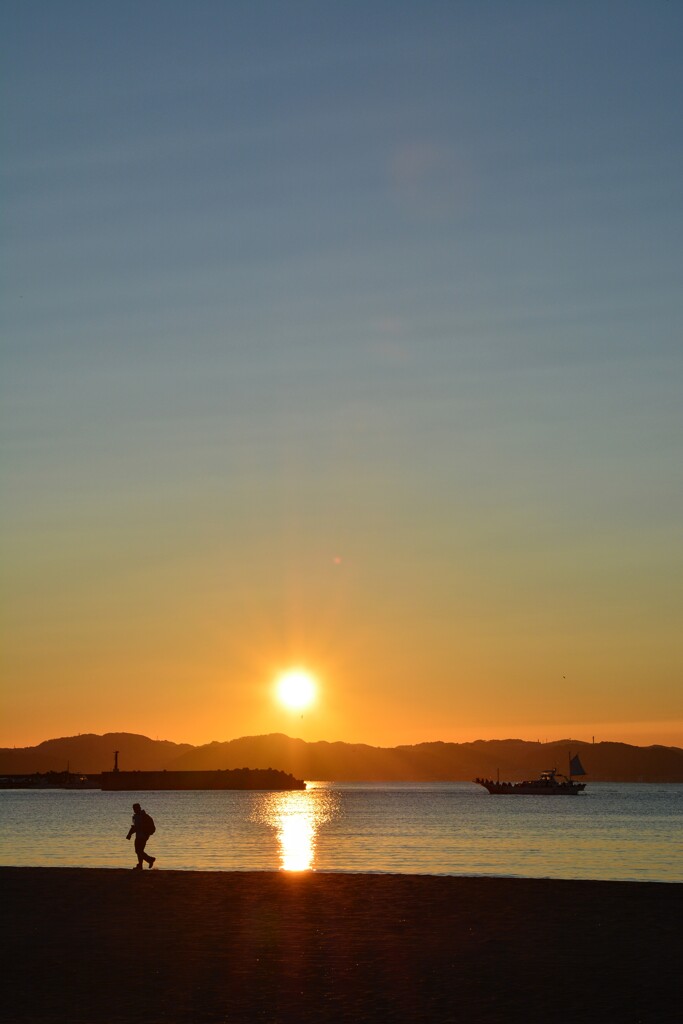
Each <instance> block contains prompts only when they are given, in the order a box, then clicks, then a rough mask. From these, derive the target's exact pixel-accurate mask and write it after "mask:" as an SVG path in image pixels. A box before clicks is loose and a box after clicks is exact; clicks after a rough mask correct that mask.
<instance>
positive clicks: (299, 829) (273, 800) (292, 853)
mask: <svg viewBox="0 0 683 1024" xmlns="http://www.w3.org/2000/svg"><path fill="white" fill-rule="evenodd" d="M337 810H338V808H337V806H336V801H335V800H334V798H333V797H332V794H330V798H329V799H326V800H321V799H320V793H317V794H315V795H314V793H313V792H310V791H309V792H294V793H270V794H269V795H268V798H267V799H266V802H265V804H264V805H263V806H262V809H261V815H260V817H261V818H262V820H263V821H265V822H266V824H268V825H269V826H270V827H271V828H273V829H274V830H275V833H276V835H277V840H278V846H279V850H278V853H279V858H280V868H281V869H282V870H283V871H310V870H311V868H313V867H314V866H315V853H316V843H317V838H318V833H319V831H320V827H321V826H322V825H323V824H324V823H325V822H326V821H329V820H330V818H331V817H333V816H334V814H335V813H336V811H337Z"/></svg>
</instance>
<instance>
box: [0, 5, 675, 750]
mask: <svg viewBox="0 0 683 1024" xmlns="http://www.w3.org/2000/svg"><path fill="white" fill-rule="evenodd" d="M682 25H683V14H682V12H681V10H680V8H679V6H678V5H676V4H673V3H663V2H662V3H648V4H644V3H638V4H629V3H618V4H617V3H597V4H596V3H590V4H589V3H575V4H562V3H516V4H510V3H430V2H427V3H419V4H418V3H383V2H373V3H369V4H368V3H364V4H356V3H343V4H342V3H287V4H276V3H267V2H263V3H253V2H252V3H230V4H226V3H198V4H192V5H191V4H189V3H173V2H167V3H143V4H127V3H118V4H116V5H105V4H101V3H73V2H65V3H61V4H53V3H50V4H47V3H30V2H29V3H12V2H9V3H6V4H5V5H4V7H3V14H2V36H3V39H4V42H3V50H4V53H3V58H2V62H3V67H4V71H3V84H2V91H3V97H4V100H3V114H2V121H3V128H2V135H3V139H2V149H3V154H4V159H3V171H2V177H3V189H2V191H3V197H4V203H3V235H4V239H5V263H4V274H3V277H4V284H3V299H4V301H3V306H4V313H3V328H2V333H3V339H4V340H3V342H2V357H1V358H2V368H3V372H2V379H3V384H2V405H3V412H2V421H1V427H2V443H3V456H2V475H3V478H4V480H3V493H4V495H5V497H4V500H3V524H4V525H3V535H4V538H5V540H4V544H5V547H6V564H7V566H8V570H9V571H8V573H7V578H6V585H5V595H6V600H5V603H6V606H7V616H6V622H7V624H8V625H7V635H8V651H9V653H8V655H7V669H6V671H7V677H8V679H9V680H10V682H11V686H12V687H18V688H20V689H21V694H22V696H21V697H20V696H18V695H16V694H15V695H13V696H12V697H11V700H10V706H9V715H8V721H9V722H10V726H9V728H10V732H12V729H14V732H12V735H15V734H16V735H24V734H28V732H29V731H30V729H29V727H28V724H27V723H28V722H29V721H31V720H32V716H35V711H36V706H37V705H38V704H41V706H42V702H43V700H44V699H45V695H46V694H49V693H52V692H53V690H54V688H55V686H56V683H55V680H59V686H58V689H59V692H60V695H61V701H62V703H61V705H60V706H63V707H64V708H65V709H66V710H65V712H64V714H65V716H66V715H67V712H69V713H70V714H71V719H73V720H74V721H75V719H76V718H78V726H79V728H78V729H76V728H75V726H74V731H83V730H84V729H85V728H87V727H90V726H92V727H93V729H95V731H102V730H101V728H100V726H101V725H102V724H103V723H105V719H106V721H107V722H110V721H111V719H112V717H113V716H114V705H113V704H112V705H111V706H106V707H105V706H103V707H101V708H100V707H99V706H98V705H95V706H94V707H93V710H92V712H90V711H88V710H87V708H88V706H89V705H88V701H89V699H90V697H89V696H88V695H89V694H90V693H91V692H92V680H93V678H95V679H98V680H100V681H101V686H102V689H103V691H107V692H108V691H109V690H110V689H111V688H112V687H113V686H114V685H115V683H114V678H116V679H120V678H121V677H122V676H125V678H126V679H127V680H128V682H127V683H126V684H125V685H124V684H121V686H122V687H123V690H122V693H123V698H124V699H123V700H122V701H121V702H120V705H116V714H120V717H121V720H122V721H123V719H124V718H125V716H126V713H127V712H126V707H127V706H130V704H131V702H132V703H134V701H133V698H134V697H135V696H136V695H137V693H138V687H139V681H140V680H143V679H144V680H149V679H150V678H152V677H153V678H154V679H159V680H161V679H164V678H168V674H169V673H170V674H171V675H172V676H173V679H174V682H173V683H172V684H168V683H167V685H166V690H167V692H170V693H173V694H174V695H176V696H175V698H174V699H175V700H176V703H175V705H174V712H173V714H170V713H169V714H170V717H169V726H168V728H169V730H172V731H174V735H173V736H172V737H171V738H181V739H195V738H198V737H199V738H201V737H202V736H204V734H205V731H206V729H208V728H209V724H207V722H206V721H205V719H204V718H202V717H201V715H200V716H199V717H197V718H196V721H195V719H193V718H192V716H190V718H189V719H188V718H185V719H184V720H186V721H187V722H188V733H186V734H182V728H181V727H180V726H179V725H177V722H178V720H179V718H178V716H182V715H186V712H183V711H182V708H183V706H184V705H183V700H184V699H185V698H184V697H183V693H186V689H185V690H184V689H183V687H185V688H187V687H188V686H190V687H191V688H195V689H197V691H198V692H200V693H201V694H202V695H203V696H202V699H203V702H204V703H205V704H207V705H210V704H211V701H212V700H215V698H216V690H217V688H220V686H224V687H225V688H226V691H227V692H229V693H231V694H232V696H233V697H234V700H235V702H236V705H235V706H237V705H238V704H239V699H240V698H239V694H240V693H241V692H242V690H241V688H244V689H245V691H246V689H248V688H249V687H252V689H253V686H254V685H255V684H254V680H255V678H256V677H257V676H258V674H259V671H260V670H259V671H257V670H256V669H255V668H254V667H253V666H251V665H249V666H248V667H245V655H244V652H243V651H238V650H237V647H239V643H236V642H235V641H234V640H233V639H231V637H234V636H235V635H237V637H239V636H243V635H244V634H245V633H249V634H250V635H251V634H252V633H253V631H254V630H255V627H254V623H253V618H254V617H256V618H257V619H258V620H259V622H260V623H261V627H260V628H262V629H263V631H264V635H267V636H268V643H269V644H270V646H271V648H272V649H273V652H275V649H278V650H281V651H284V650H285V649H287V650H288V651H291V653H292V656H297V654H298V652H296V650H295V648H296V646H297V644H301V645H302V647H303V648H306V649H305V650H302V653H301V657H303V658H307V657H308V658H310V657H313V658H314V659H315V657H316V656H317V657H318V658H323V655H322V654H321V653H320V652H321V649H322V648H325V651H326V652H327V651H328V648H331V649H333V651H334V656H333V657H332V656H330V657H332V661H333V662H334V664H335V665H336V662H335V661H334V659H335V658H337V657H339V659H340V661H341V663H343V665H346V661H345V658H346V655H342V654H340V653H339V652H340V650H343V649H344V648H346V647H347V646H354V644H357V645H358V646H359V649H360V648H362V650H363V652H364V653H363V656H362V657H361V656H360V655H358V656H357V657H355V656H354V657H351V658H350V662H349V664H348V666H347V667H346V668H344V667H343V665H342V664H340V665H338V666H337V667H335V668H332V669H329V671H328V677H329V678H330V679H331V680H333V682H331V683H330V690H333V689H334V688H335V687H336V688H337V689H339V688H344V687H346V688H347V689H348V690H349V693H350V696H349V699H348V702H347V704H345V705H344V707H343V708H342V707H341V704H342V703H343V702H340V706H339V708H338V711H337V718H336V719H335V718H333V717H332V715H331V712H330V717H329V720H328V719H325V718H324V717H321V718H320V720H319V721H318V723H317V724H316V723H315V722H313V723H312V724H311V728H312V729H314V730H315V729H316V728H317V729H318V732H319V733H320V735H323V734H324V735H325V736H326V738H349V739H355V738H359V739H367V740H369V741H371V742H372V741H373V739H375V740H376V741H377V742H380V741H381V740H383V739H384V740H386V741H390V740H391V741H396V742H398V741H407V740H409V739H411V738H412V739H415V740H419V739H423V738H429V737H430V736H431V735H436V734H437V733H438V734H440V733H439V730H442V732H443V729H444V726H443V723H444V721H446V720H447V721H448V723H449V724H448V729H450V730H451V733H452V735H451V736H450V737H449V736H447V735H443V736H442V738H454V739H457V738H459V737H460V735H463V736H465V734H466V733H468V730H470V729H472V730H475V732H476V730H477V728H478V727H479V730H480V733H481V734H483V733H484V731H485V728H484V726H485V724H486V722H485V721H484V719H485V718H486V715H487V713H488V712H487V707H486V705H485V704H483V703H482V704H481V705H476V706H474V705H473V706H472V708H471V709H470V711H469V712H467V713H465V711H464V710H463V698H462V689H466V688H467V685H468V680H474V683H473V684H472V688H473V689H476V690H480V689H481V688H482V687H488V688H489V692H492V693H494V694H495V695H496V703H497V705H498V706H499V707H500V713H499V719H498V720H496V721H492V726H491V727H492V728H494V726H495V727H496V728H497V727H498V725H499V724H500V726H501V728H502V727H504V726H505V725H507V724H508V723H509V724H510V728H511V729H513V731H514V729H518V730H520V731H522V730H524V729H527V728H528V729H533V728H535V727H536V726H538V727H539V728H540V727H541V726H543V727H548V728H554V727H555V726H556V727H557V729H558V730H560V731H561V730H562V727H563V724H564V721H563V719H562V714H563V712H562V711H561V709H560V705H559V703H558V706H557V708H555V707H553V708H551V709H549V712H548V714H549V715H550V717H543V716H541V718H540V720H539V717H538V707H539V699H540V696H541V695H542V694H543V693H544V687H545V686H546V685H547V684H548V682H549V681H551V680H552V679H558V678H560V677H561V676H562V675H563V674H564V673H563V670H562V665H563V663H564V661H568V662H570V663H572V659H574V663H575V666H574V672H573V677H574V678H576V680H577V685H578V686H579V687H581V686H582V687H583V690H582V691H581V698H582V706H583V708H584V712H585V716H586V722H585V725H586V728H587V729H589V731H590V730H591V729H592V730H593V731H594V732H595V731H598V732H599V729H600V723H610V727H611V724H612V723H614V722H615V721H617V723H618V721H619V719H618V715H617V714H616V712H615V711H613V709H614V708H615V707H616V705H617V704H619V705H621V706H622V708H624V709H625V710H623V712H620V713H623V715H624V723H625V727H626V726H628V728H631V727H632V726H633V723H634V722H639V721H645V720H647V721H652V722H655V723H656V722H665V721H667V720H671V719H673V720H675V721H678V722H679V726H676V728H678V730H679V733H680V721H681V720H683V707H681V697H680V685H679V681H680V669H681V662H682V658H681V653H682V652H681V645H680V641H679V639H678V636H677V623H678V622H679V621H680V612H681V589H680V569H681V564H680V563H681V546H680V541H681V531H680V522H681V497H682V495H681V473H680V466H681V412H680V384H681V374H680V371H681V306H682V300H681V282H680V276H681V274H680V271H681V260H680V238H681V227H682V225H681V219H682V218H681V182H682V181H683V174H682V171H683V168H682V166H681V164H682V155H683V145H682V132H681V118H680V100H681V79H682V77H683V73H682V71H681V62H680V42H681V27H682ZM337 552H340V553H342V554H343V556H344V559H345V565H346V564H347V562H348V563H349V564H350V565H352V566H353V567H354V573H355V575H353V574H352V573H351V572H350V571H349V579H347V580H346V581H345V583H344V588H345V589H344V596H343V597H341V596H340V595H339V593H337V588H336V583H335V584H334V585H333V586H332V589H330V587H329V586H328V581H327V578H326V575H325V573H326V571H327V569H325V570H323V569H322V566H323V564H324V565H325V566H327V563H328V560H329V559H328V556H333V555H334V556H336V554H337ZM169 592H173V593H174V594H176V595H178V594H183V595H184V598H183V599H182V600H181V598H180V597H178V596H176V598H175V600H174V601H171V602H170V604H169V601H170V599H169V597H168V594H169ZM245 602H246V608H247V609H248V610H247V611H245ZM94 609H97V611H96V612H95V611H94ZM292 609H295V610H294V611H293V610H292ZM319 617H322V618H324V620H325V623H326V625H325V627H324V628H323V626H322V625H321V623H320V622H319V621H318V618H319ZM293 618H294V619H295V620H296V624H295V625H292V620H293ZM221 621H225V623H226V625H225V627H221V626H220V625H218V623H220V622H221ZM207 622H212V623H216V625H215V627H214V628H213V629H208V630H207V626H206V623H207ZM179 623H182V625H181V626H179V625H178V624H179ZM330 623H334V626H333V625H330ZM370 633H372V636H369V635H366V634H370ZM302 634H304V635H305V638H306V639H304V640H302ZM323 634H324V642H323V639H322V636H323ZM397 635H399V636H401V637H402V638H404V643H403V647H402V650H401V652H400V653H399V654H397V652H396V650H395V643H394V642H392V638H395V637H396V636H397ZM361 636H362V637H363V641H362V643H361V642H360V639H359V637H361ZM180 638H182V642H181V639H180ZM521 638H524V640H523V641H522V639H521ZM352 641H353V642H352ZM254 642H256V641H254ZM264 643H265V640H264ZM128 644H130V649H129V653H128V654H127V655H125V654H124V653H122V652H124V651H125V648H126V646H127V645H128ZM307 644H308V647H307V646H306V645H307ZM160 648H163V649H164V650H165V651H166V652H167V654H166V655H165V656H164V658H161V661H159V649H160ZM311 650H313V652H314V653H313V654H311ZM426 650H427V651H428V652H429V653H428V654H427V655H425V651H426ZM112 651H115V652H116V657H112V654H111V652H112ZM197 651H201V652H203V654H202V656H199V655H198V654H197ZM207 651H208V653H207ZM492 651H494V652H496V653H495V656H494V655H493V654H492V653H491V652H492ZM37 652H42V653H41V654H39V653H37ZM204 656H205V661H203V660H202V657H204ZM273 656H274V657H275V653H273ZM282 656H283V657H284V656H285V655H284V653H283V655H282ZM325 657H327V654H326V655H325ZM363 659H365V660H363ZM221 660H222V661H223V663H224V666H225V667H224V672H223V673H222V676H221V673H220V672H218V670H217V669H216V665H217V664H218V663H219V662H221ZM181 664H182V665H183V666H184V667H183V672H182V673H180V675H179V678H178V679H176V674H177V670H171V668H169V665H175V666H177V665H181ZM503 666H505V668H503ZM218 676H221V679H222V681H221V679H219V678H218ZM350 676H353V679H354V680H358V679H359V678H360V677H362V678H363V685H362V686H360V684H358V690H359V692H360V691H362V692H363V694H364V695H365V696H366V697H367V695H368V694H370V695H371V696H372V699H373V700H376V708H377V711H376V715H375V716H374V717H373V714H370V715H369V722H370V723H372V722H374V721H375V718H376V719H377V721H378V722H379V721H382V729H381V730H379V731H382V735H381V736H380V735H376V734H375V733H376V732H377V731H378V729H379V726H377V725H375V726H373V728H375V733H373V734H372V735H370V731H371V729H370V725H368V733H367V734H366V733H363V732H362V729H360V727H359V725H358V721H359V719H358V713H357V708H356V709H355V710H354V708H355V705H354V704H353V700H352V696H351V695H352V692H353V685H354V684H352V683H351V682H349V677H350ZM418 678H419V679H420V680H422V682H421V683H420V687H422V688H424V691H425V696H424V697H423V698H422V699H421V700H420V701H419V702H418V700H417V697H416V696H415V695H414V693H413V690H414V687H415V683H414V682H413V683H411V680H413V681H414V680H416V679H418ZM454 678H455V679H456V680H457V685H455V686H454ZM155 685H156V684H155ZM159 685H160V686H161V685H162V683H161V682H159ZM126 686H128V687H130V689H126ZM522 686H523V687H524V693H525V694H528V698H525V700H522V701H521V703H520V700H519V694H520V692H521V690H520V688H521V687H522ZM431 687H433V689H431ZM623 687H625V693H626V697H627V699H626V700H624V699H623V697H624V691H623ZM454 692H455V693H456V694H457V697H455V696H454ZM511 692H514V693H515V694H516V697H515V699H514V700H513V699H511V698H510V696H509V695H510V693H511ZM397 695H398V696H397ZM51 699H52V698H49V699H47V703H46V704H45V707H46V712H45V714H46V724H45V726H44V728H42V727H41V732H45V729H47V728H48V724H47V723H49V722H50V721H56V719H55V718H54V716H55V715H56V714H57V697H56V696H55V697H54V702H55V703H54V706H53V705H52V704H50V700H51ZM245 701H246V704H245V707H247V706H248V707H249V708H252V705H251V704H249V701H248V700H247V698H245ZM388 702H391V703H392V704H393V705H395V707H396V711H395V715H394V718H395V720H394V718H391V716H390V718H391V721H388V722H387V723H386V726H385V725H384V720H383V719H382V718H381V714H380V710H379V709H380V708H382V707H384V708H386V707H387V703H388ZM418 703H419V706H418ZM373 706H374V705H373ZM256 707H257V702H255V703H254V705H253V708H252V710H251V711H249V712H248V713H247V711H246V710H245V712H244V715H243V718H242V719H240V718H239V716H237V720H236V724H235V725H234V729H233V728H232V726H231V727H228V726H226V727H225V729H223V730H220V729H219V730H218V731H219V732H222V733H225V732H226V730H227V732H228V733H229V734H230V735H234V734H237V733H239V732H240V731H264V730H265V728H266V727H267V726H270V725H272V724H273V722H272V721H271V719H270V718H267V716H264V715H261V713H260V712H257V711H256V710H255V709H256ZM84 708H85V709H86V710H85V711H84V710H83V709H84ZM430 708H431V709H432V711H430V710H429V709H430ZM76 709H78V711H77V710H76ZM121 709H122V710H121ZM611 709H612V710H611ZM48 712H49V714H48ZM582 713H583V712H582ZM321 714H322V713H321ZM50 715H52V716H53V718H50V717H49V716H50ZM145 715H147V717H148V718H151V717H152V716H153V715H154V707H153V706H151V707H150V709H149V711H145V712H144V714H143V715H142V717H143V721H146V719H145ZM174 715H175V717H174ZM79 716H84V718H83V721H81V717H79ZM449 716H450V717H449ZM468 716H469V717H468ZM572 716H573V717H571V718H570V719H569V723H570V724H572V725H574V724H579V725H581V723H582V722H583V719H582V718H581V717H577V716H576V714H575V713H574V711H572ZM266 718H267V721H266ZM596 722H597V723H598V724H597V725H596V724H595V723H596ZM88 723H90V725H88ZM406 723H413V726H412V727H413V729H414V731H416V732H417V734H415V735H413V734H412V733H411V729H410V728H409V727H408V725H407V724H406ZM451 723H452V724H451ZM275 725H277V723H275ZM81 726H82V727H83V730H82V729H81ZM63 728H64V729H65V730H66V729H67V721H66V717H65V719H64V724H63ZM605 728H606V726H605ZM633 728H635V726H633ZM354 729H355V730H356V732H355V733H354ZM150 730H151V726H150ZM284 731H286V730H284ZM494 731H495V729H494ZM361 733H362V734H361ZM655 733H656V729H655V732H653V733H652V735H653V736H654V735H655ZM560 734H562V733H561V732H560ZM648 735H650V734H649V733H648ZM662 735H663V733H662ZM667 735H668V734H667ZM677 735H678V733H677ZM681 735H682V738H683V734H681ZM7 741H8V742H9V741H10V736H8V737H7Z"/></svg>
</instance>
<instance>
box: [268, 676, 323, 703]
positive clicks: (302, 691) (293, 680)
mask: <svg viewBox="0 0 683 1024" xmlns="http://www.w3.org/2000/svg"><path fill="white" fill-rule="evenodd" d="M275 686H276V691H277V698H278V700H279V701H280V703H281V704H284V705H285V707H286V708H291V709H292V710H294V711H298V710H300V709H302V708H307V707H308V705H309V704H311V703H312V702H313V701H314V700H315V694H316V689H317V684H316V681H315V678H314V677H313V676H312V675H311V673H310V672H306V671H304V669H301V668H292V669H288V670H287V671H286V672H283V673H282V675H281V676H279V677H278V680H277V682H276V684H275Z"/></svg>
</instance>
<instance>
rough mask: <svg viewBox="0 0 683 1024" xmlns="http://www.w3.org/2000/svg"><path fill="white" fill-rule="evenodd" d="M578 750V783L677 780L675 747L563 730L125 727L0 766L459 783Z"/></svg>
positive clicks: (532, 769)
mask: <svg viewBox="0 0 683 1024" xmlns="http://www.w3.org/2000/svg"><path fill="white" fill-rule="evenodd" d="M575 754H580V756H581V760H582V762H583V764H584V767H585V769H586V772H587V781H588V782H654V783H678V782H681V783H683V749H681V748H680V747H670V746H648V747H639V746H633V745H630V744H628V743H613V742H598V743H585V742H581V741H580V740H574V739H566V740H560V741H557V742H551V743H540V742H538V741H537V742H533V741H529V740H516V739H506V740H475V741H474V742H468V743H450V742H427V743H416V744H412V745H403V746H397V747H373V746H369V745H367V744H360V743H344V742H335V743H329V742H327V741H322V740H318V741H314V742H308V741H305V740H301V739H296V738H293V737H290V736H285V735H284V734H282V733H271V734H268V735H263V736H243V737H241V738H239V739H234V740H228V741H225V742H214V743H207V744H204V745H203V746H198V747H194V746H192V745H191V744H176V743H171V742H170V741H168V740H152V739H150V738H149V737H148V736H141V735H138V734H135V733H105V734H104V735H102V736H100V735H95V734H84V735H79V736H68V737H62V738H61V739H52V740H46V741H45V742H44V743H41V744H39V745H38V746H35V747H24V748H18V749H14V748H7V747H5V748H0V775H3V774H19V773H25V774H31V773H35V772H47V771H54V772H65V771H71V772H72V773H74V772H75V773H81V774H85V775H90V774H93V773H98V774H99V773H101V772H108V771H109V770H110V769H111V768H113V766H114V762H115V757H116V758H118V762H117V763H118V767H119V768H120V769H121V771H123V772H125V771H164V770H166V771H176V772H188V771H225V770H226V769H242V768H251V769H266V768H274V769H277V770H279V771H283V772H286V773H288V774H291V775H293V776H294V777H295V778H297V779H315V780H320V781H338V780H342V779H343V780H346V781H349V782H352V781H357V782H364V781H374V782H465V781H470V780H471V779H474V778H476V777H478V776H479V777H482V778H483V777H486V778H494V779H495V778H496V777H497V775H498V774H500V778H501V779H502V780H504V781H509V782H519V781H522V780H523V779H528V778H537V777H538V775H539V773H540V772H541V771H545V770H547V769H549V768H556V769H557V770H558V772H564V773H566V772H567V771H568V764H569V755H575Z"/></svg>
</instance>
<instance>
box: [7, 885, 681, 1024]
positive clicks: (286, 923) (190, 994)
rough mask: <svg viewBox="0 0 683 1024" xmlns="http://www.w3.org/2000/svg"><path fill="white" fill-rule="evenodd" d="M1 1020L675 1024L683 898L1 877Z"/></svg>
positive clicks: (601, 891) (653, 889)
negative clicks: (2, 977) (3, 981)
mask: <svg viewBox="0 0 683 1024" xmlns="http://www.w3.org/2000/svg"><path fill="white" fill-rule="evenodd" d="M0 880H1V884H2V891H3V898H2V902H1V910H0V913H1V914H2V936H3V949H2V966H3V976H4V978H5V981H6V982H7V981H9V982H10V984H9V985H5V992H4V995H3V996H2V1003H1V1008H0V1015H1V1016H0V1019H1V1020H2V1021H3V1022H10V1021H11V1022H13V1024H14V1022H17V1024H18V1022H24V1021H25V1022H32V1024H33V1022H35V1024H48V1022H49V1024H56V1022H69V1024H81V1022H82V1024H96V1022H107V1024H119V1022H121V1024H123V1022H126V1024H128V1022H138V1021H140V1022H142V1021H145V1022H146V1024H154V1022H169V1024H176V1022H177V1024H181V1022H182V1024H185V1022H194V1024H201V1022H214V1021H259V1022H261V1021H264V1022H265V1021H272V1022H289V1021H292V1022H293V1021H297V1022H299V1024H302V1022H303V1024H305V1022H308V1021H311V1022H312V1021H430V1022H439V1021H462V1022H467V1024H488V1022H494V1021H495V1022H506V1024H514V1022H517V1021H520V1022H521V1021H525V1022H528V1021H538V1022H550V1021H552V1022H561V1021H572V1022H576V1021H581V1022H582V1024H584V1022H586V1021H595V1022H601V1024H610V1022H613V1021H614V1022H616V1021H619V1022H643V1024H654V1022H657V1024H658V1022H667V1024H674V1022H675V1021H676V1020H679V1019H680V1013H681V1007H682V1006H683V1000H682V992H681V986H680V980H679V972H680V964H681V962H683V958H682V955H681V954H682V953H683V949H682V943H681V921H682V920H683V888H682V887H681V886H677V885H666V884H658V883H629V882H585V881H548V880H534V879H498V878H452V877H431V876H409V875H343V874H315V873H308V874H300V875H298V874H286V873H267V872H262V873H241V872H235V873H202V872H196V873H194V872H173V871H168V872H166V871H156V870H154V871H144V872H136V871H130V870H125V871H123V870H82V869H68V868H67V869H62V868H1V869H0Z"/></svg>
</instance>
